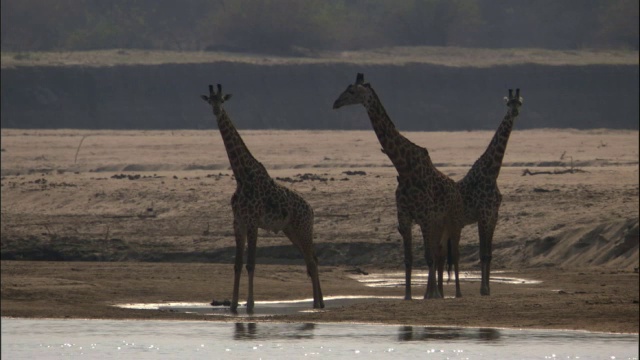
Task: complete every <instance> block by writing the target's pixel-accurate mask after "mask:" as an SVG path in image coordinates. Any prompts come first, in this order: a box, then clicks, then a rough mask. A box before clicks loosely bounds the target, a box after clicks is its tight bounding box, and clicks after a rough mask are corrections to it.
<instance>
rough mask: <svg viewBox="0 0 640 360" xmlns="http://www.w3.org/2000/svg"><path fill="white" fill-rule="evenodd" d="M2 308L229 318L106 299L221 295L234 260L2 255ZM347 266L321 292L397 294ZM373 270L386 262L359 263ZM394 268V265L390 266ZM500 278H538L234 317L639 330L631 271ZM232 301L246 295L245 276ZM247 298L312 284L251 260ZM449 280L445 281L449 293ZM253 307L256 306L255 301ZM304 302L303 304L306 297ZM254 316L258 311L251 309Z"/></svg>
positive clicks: (294, 295) (539, 272) (24, 312)
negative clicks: (428, 296)
mask: <svg viewBox="0 0 640 360" xmlns="http://www.w3.org/2000/svg"><path fill="white" fill-rule="evenodd" d="M1 266H2V303H1V306H2V316H16V317H42V318H50V317H51V318H105V319H182V320H187V319H188V320H206V321H237V319H238V318H235V317H227V316H212V315H202V314H186V313H180V312H171V311H167V310H164V311H161V310H132V309H122V308H118V307H115V306H113V305H115V304H124V303H158V302H166V303H168V302H210V301H211V300H213V299H216V300H219V301H222V300H224V299H228V298H229V296H230V294H231V285H232V284H231V283H232V274H233V269H232V268H233V265H231V264H177V263H130V262H125V263H101V262H77V263H70V262H25V261H2V264H1ZM350 270H352V269H350V268H343V267H322V268H321V274H320V275H321V281H322V287H323V292H324V294H325V296H341V295H342V296H346V295H368V296H394V297H400V296H402V295H403V294H404V289H403V288H402V287H389V288H375V287H368V286H366V285H364V283H362V282H358V281H357V280H355V279H353V276H352V275H353V273H352V272H351V271H350ZM373 270H376V271H377V272H384V271H391V269H367V271H373ZM393 271H397V269H393ZM501 275H504V276H507V275H509V276H514V277H521V278H527V279H534V280H540V281H541V282H540V283H538V284H500V283H494V284H492V295H491V296H489V297H486V296H480V295H479V283H477V282H463V284H462V292H463V297H462V298H458V299H456V298H445V299H442V300H422V299H419V297H420V296H421V295H422V294H423V292H424V287H423V286H417V287H414V297H415V299H414V300H412V301H404V300H401V299H381V300H368V299H363V300H361V301H358V303H356V304H350V305H346V306H342V305H340V304H331V305H330V306H328V307H327V308H326V309H325V310H322V311H313V312H305V313H298V314H289V315H274V316H254V317H246V316H242V317H241V319H242V320H243V321H249V320H250V321H280V322H349V323H376V324H406V325H421V326H432V325H436V326H469V327H508V328H531V329H536V328H548V329H574V330H590V331H605V332H625V333H638V323H639V317H638V313H639V311H638V306H639V305H638V291H639V289H638V273H635V272H633V271H615V270H614V271H612V270H607V271H599V270H593V269H589V270H584V271H563V270H559V269H530V270H524V269H523V270H519V271H514V272H511V271H507V272H505V273H502V274H501ZM243 280H244V281H243V282H242V285H243V286H241V300H243V302H244V299H245V296H246V274H245V276H244V277H243ZM255 292H256V293H255V298H256V301H268V300H271V301H275V300H296V299H308V298H309V297H310V293H311V284H310V281H309V280H308V279H307V277H306V274H305V269H304V267H303V266H295V265H258V267H257V271H256V280H255ZM453 292H454V291H453V288H452V287H450V286H446V287H445V295H446V296H452V295H453ZM257 306H258V308H257V311H259V304H258V305H257ZM309 310H311V305H310V303H309ZM258 315H259V314H258Z"/></svg>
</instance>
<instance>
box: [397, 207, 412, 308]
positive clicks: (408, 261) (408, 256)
mask: <svg viewBox="0 0 640 360" xmlns="http://www.w3.org/2000/svg"><path fill="white" fill-rule="evenodd" d="M398 220H399V224H398V232H399V233H400V236H402V244H403V247H404V271H405V275H404V299H405V300H411V269H412V267H413V247H412V246H413V245H412V239H411V220H409V219H407V218H400V216H399V218H398Z"/></svg>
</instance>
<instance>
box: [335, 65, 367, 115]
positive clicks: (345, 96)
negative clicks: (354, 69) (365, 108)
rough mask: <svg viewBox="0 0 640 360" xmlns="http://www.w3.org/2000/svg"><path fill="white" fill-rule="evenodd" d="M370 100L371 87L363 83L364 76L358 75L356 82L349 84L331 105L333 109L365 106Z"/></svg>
mask: <svg viewBox="0 0 640 360" xmlns="http://www.w3.org/2000/svg"><path fill="white" fill-rule="evenodd" d="M370 98H371V85H369V83H366V84H365V82H364V75H363V74H362V73H358V75H357V76H356V82H355V83H353V84H349V86H347V89H346V90H345V91H343V92H342V94H340V96H338V98H337V99H336V101H335V102H334V103H333V108H334V109H339V108H341V107H343V106H346V105H354V104H363V105H364V104H365V103H366V102H367V100H368V99H370Z"/></svg>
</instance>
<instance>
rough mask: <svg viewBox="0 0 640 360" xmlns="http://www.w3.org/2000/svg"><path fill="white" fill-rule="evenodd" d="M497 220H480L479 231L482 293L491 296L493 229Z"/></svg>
mask: <svg viewBox="0 0 640 360" xmlns="http://www.w3.org/2000/svg"><path fill="white" fill-rule="evenodd" d="M495 226H496V222H495V221H490V220H489V221H486V220H482V219H481V220H480V221H478V233H479V235H480V269H481V271H482V280H481V284H480V295H485V296H489V295H490V294H491V290H490V287H489V281H490V277H491V274H490V273H491V257H492V255H491V254H492V248H493V244H492V242H493V231H494V229H495Z"/></svg>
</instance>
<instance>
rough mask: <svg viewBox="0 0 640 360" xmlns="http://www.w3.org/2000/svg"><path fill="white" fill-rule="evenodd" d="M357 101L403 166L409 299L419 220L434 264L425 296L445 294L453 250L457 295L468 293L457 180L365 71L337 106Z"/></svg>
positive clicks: (400, 201)
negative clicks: (402, 122) (393, 112)
mask: <svg viewBox="0 0 640 360" xmlns="http://www.w3.org/2000/svg"><path fill="white" fill-rule="evenodd" d="M353 104H362V105H363V106H364V107H365V109H366V110H367V114H368V115H369V119H370V120H371V124H372V126H373V130H374V131H375V133H376V136H377V137H378V140H379V142H380V145H382V151H383V152H384V153H385V154H386V155H387V156H388V157H389V159H390V160H391V162H392V163H393V166H394V167H395V168H396V170H397V172H398V186H397V188H396V207H397V216H398V231H399V232H400V235H401V236H402V239H403V246H404V263H405V299H407V300H409V299H411V270H412V266H413V254H412V235H411V227H412V226H413V224H418V226H420V229H421V230H422V236H423V241H424V248H425V260H426V262H427V264H428V265H429V277H428V281H427V289H426V292H425V296H424V297H425V298H439V297H442V296H443V287H442V272H443V268H444V263H445V259H446V258H447V255H450V256H451V258H452V261H453V266H454V268H455V275H456V296H462V294H461V292H460V283H459V280H458V258H459V253H458V243H459V241H460V232H461V230H462V226H463V223H462V217H463V204H462V197H461V195H460V192H459V190H458V187H457V186H456V183H455V182H454V181H453V180H452V179H450V178H449V177H448V176H446V175H445V174H443V173H442V172H440V171H439V170H438V169H436V167H435V166H434V165H433V163H432V162H431V157H430V156H429V152H428V151H427V149H425V148H423V147H421V146H418V145H416V144H414V143H412V142H411V141H410V140H409V139H407V138H406V137H404V136H402V135H401V134H400V132H399V131H398V130H397V128H396V127H395V125H394V123H393V122H392V121H391V119H390V118H389V116H388V115H387V112H386V110H385V108H384V106H383V105H382V103H381V101H380V99H379V98H378V95H377V94H376V93H375V91H374V90H373V88H372V87H371V85H370V84H368V83H364V76H363V75H362V74H358V76H357V77H356V82H355V83H354V84H350V85H349V86H348V87H347V89H346V90H345V91H344V92H343V93H342V94H340V96H339V97H338V99H337V100H336V101H335V102H334V105H333V107H334V109H337V108H340V107H342V106H346V105H353ZM448 241H450V243H448ZM449 248H451V250H450V254H448V252H449ZM450 263H451V262H450ZM436 268H437V269H436ZM436 271H437V275H438V279H437V283H436Z"/></svg>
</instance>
